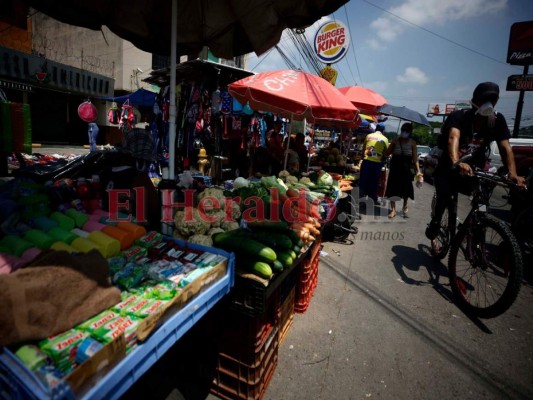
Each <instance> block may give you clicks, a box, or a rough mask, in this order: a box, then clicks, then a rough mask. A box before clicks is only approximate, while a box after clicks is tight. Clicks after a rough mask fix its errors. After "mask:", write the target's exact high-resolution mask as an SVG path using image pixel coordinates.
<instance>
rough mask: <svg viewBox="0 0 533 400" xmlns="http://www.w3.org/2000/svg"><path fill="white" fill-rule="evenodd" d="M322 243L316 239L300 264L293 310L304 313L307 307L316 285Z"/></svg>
mask: <svg viewBox="0 0 533 400" xmlns="http://www.w3.org/2000/svg"><path fill="white" fill-rule="evenodd" d="M321 248H322V244H321V242H320V240H317V241H316V242H315V243H314V244H313V246H312V247H311V249H310V251H309V258H308V259H306V260H305V262H304V263H303V265H302V268H301V271H300V276H299V279H298V282H297V285H296V295H295V300H294V311H295V312H297V313H300V314H301V313H304V312H305V311H307V308H308V307H309V303H310V302H311V297H312V296H313V293H314V290H315V288H316V287H317V285H318V264H319V261H320V249H321Z"/></svg>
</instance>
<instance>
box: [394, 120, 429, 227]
mask: <svg viewBox="0 0 533 400" xmlns="http://www.w3.org/2000/svg"><path fill="white" fill-rule="evenodd" d="M412 133H413V125H412V124H411V123H409V122H406V123H404V124H403V125H402V127H401V131H400V136H399V137H396V138H394V139H393V140H392V141H391V144H390V146H389V148H388V149H387V152H386V155H387V156H389V155H391V154H392V158H391V161H390V171H389V177H388V179H387V188H386V190H385V197H387V198H389V199H390V209H389V218H394V217H396V201H395V200H392V199H393V198H401V199H403V207H402V212H403V217H404V218H407V217H408V211H409V210H408V208H407V201H408V199H412V200H414V198H415V195H414V189H413V179H414V177H415V175H417V176H420V175H421V173H420V167H419V165H418V155H417V152H416V142H415V140H414V139H412V138H411V137H410V136H411V134H412Z"/></svg>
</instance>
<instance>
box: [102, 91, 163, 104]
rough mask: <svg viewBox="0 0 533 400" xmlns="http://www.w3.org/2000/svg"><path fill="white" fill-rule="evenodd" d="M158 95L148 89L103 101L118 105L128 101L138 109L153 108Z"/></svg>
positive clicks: (106, 98)
mask: <svg viewBox="0 0 533 400" xmlns="http://www.w3.org/2000/svg"><path fill="white" fill-rule="evenodd" d="M156 96H157V93H154V92H150V91H149V90H146V89H142V88H141V89H139V90H136V91H135V92H133V93H130V94H125V95H124V96H118V97H102V98H101V99H102V100H108V101H116V102H117V103H124V102H125V101H126V100H129V101H130V104H131V105H132V106H137V107H152V106H153V105H154V103H155V97H156Z"/></svg>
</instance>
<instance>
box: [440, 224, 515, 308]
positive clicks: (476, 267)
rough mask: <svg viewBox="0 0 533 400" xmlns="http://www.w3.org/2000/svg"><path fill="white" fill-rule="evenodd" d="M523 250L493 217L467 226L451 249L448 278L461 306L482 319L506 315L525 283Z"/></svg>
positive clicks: (461, 230) (503, 225)
mask: <svg viewBox="0 0 533 400" xmlns="http://www.w3.org/2000/svg"><path fill="white" fill-rule="evenodd" d="M522 267H523V266H522V254H521V251H520V246H519V245H518V242H517V240H516V238H515V237H514V235H513V234H512V232H511V230H510V229H509V227H508V226H507V225H506V224H505V223H504V222H503V221H500V220H499V219H497V218H495V217H493V216H492V215H489V214H486V215H483V216H481V217H480V220H479V222H478V223H477V224H475V225H473V226H464V228H463V229H460V230H459V232H458V233H457V236H456V238H455V240H454V242H453V244H452V246H451V249H450V258H449V260H448V274H449V277H450V285H451V288H452V291H453V293H454V294H455V297H456V299H457V302H458V304H459V306H461V307H464V308H465V309H466V310H468V311H470V312H472V313H474V314H475V315H477V316H478V317H481V318H492V317H496V316H498V315H500V314H502V313H504V312H505V311H506V310H507V309H509V307H511V305H512V304H513V302H514V301H515V299H516V296H517V295H518V292H519V290H520V282H521V279H522Z"/></svg>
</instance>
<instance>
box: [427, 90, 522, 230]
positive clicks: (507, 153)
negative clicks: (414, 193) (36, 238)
mask: <svg viewBox="0 0 533 400" xmlns="http://www.w3.org/2000/svg"><path fill="white" fill-rule="evenodd" d="M499 95H500V88H499V87H498V85H497V84H495V83H493V82H483V83H480V84H479V85H477V86H476V88H475V90H474V93H473V95H472V100H471V101H470V103H471V104H472V107H471V108H469V109H463V110H457V111H453V112H452V113H451V114H450V115H449V116H448V118H447V119H446V121H444V124H443V126H442V128H441V133H440V136H439V139H438V146H439V148H440V150H442V154H441V156H440V159H439V161H438V165H437V167H436V169H435V173H434V179H435V191H436V194H437V202H436V204H435V211H434V212H435V213H434V217H433V219H432V220H431V222H430V223H429V225H428V227H427V229H426V232H425V233H426V237H427V238H428V239H430V240H433V239H435V238H436V237H437V234H438V232H439V227H440V222H441V219H442V215H443V214H444V210H445V209H446V207H447V206H450V204H449V202H450V201H451V199H452V198H453V197H454V195H456V194H457V193H458V192H459V188H460V187H462V186H463V185H464V184H465V183H467V182H466V180H467V178H466V177H468V176H469V175H472V173H473V168H474V167H478V168H483V167H484V166H485V164H486V162H487V149H488V148H489V146H490V143H491V142H492V141H496V142H497V144H498V147H499V149H500V154H501V155H502V160H503V161H504V165H505V166H506V167H507V170H508V173H509V175H508V177H509V178H510V179H511V180H513V181H515V182H516V183H517V184H519V185H523V184H524V178H523V177H519V176H517V174H516V166H515V161H514V156H513V152H512V149H511V146H510V144H509V138H510V137H511V134H510V132H509V128H508V127H507V122H506V121H505V117H504V116H503V115H502V114H500V113H498V112H496V111H495V110H494V107H495V106H496V103H497V102H498V98H499ZM466 154H471V156H472V157H471V158H470V159H469V162H468V163H465V162H458V161H459V159H460V158H461V157H463V156H465V155H466ZM455 197H456V196H455Z"/></svg>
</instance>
